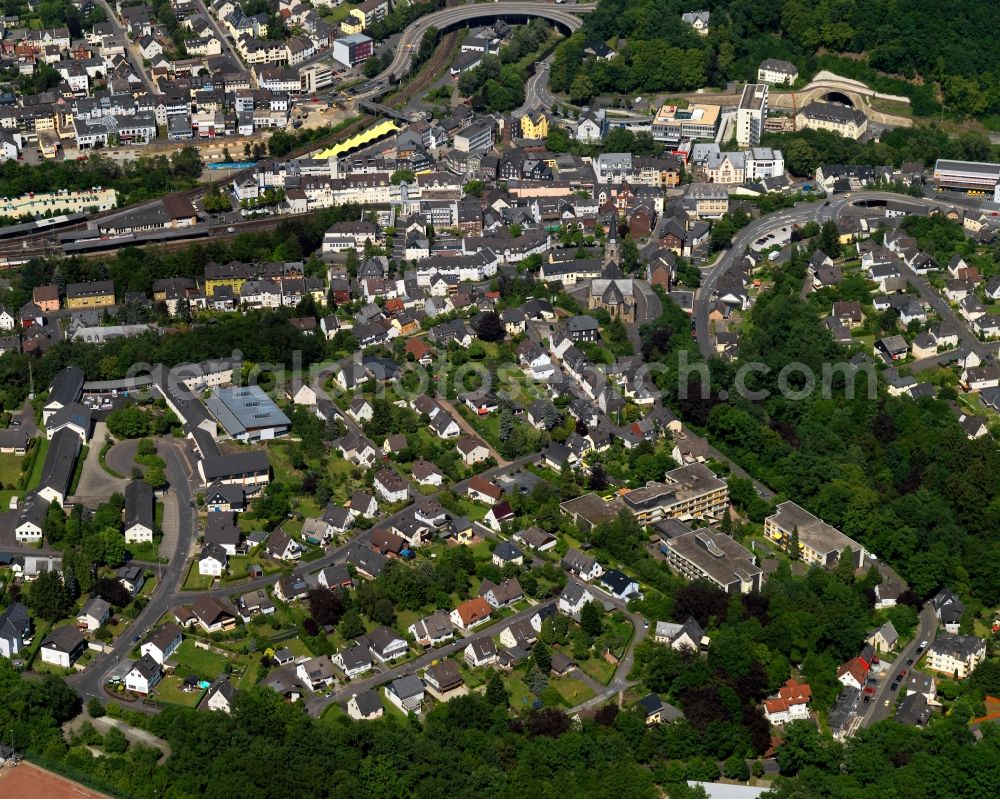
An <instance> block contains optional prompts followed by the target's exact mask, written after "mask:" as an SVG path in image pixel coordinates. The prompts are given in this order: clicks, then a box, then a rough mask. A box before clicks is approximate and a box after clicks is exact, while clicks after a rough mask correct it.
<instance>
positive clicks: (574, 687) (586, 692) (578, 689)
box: [549, 677, 594, 707]
mask: <svg viewBox="0 0 1000 799" xmlns="http://www.w3.org/2000/svg"><path fill="white" fill-rule="evenodd" d="M549 685H550V686H551V687H553V688H555V689H556V690H557V691H558V692H559V695H560V696H561V697H562V698H563V701H564V702H566V704H567V705H568V706H569V707H574V706H576V705H579V704H580V703H581V702H586V701H587V700H588V699H590V698H592V697H593V696H594V691H593V689H592V688H591V687H590V686H589V685H587V684H586V683H585V682H584V681H583V680H579V679H576V678H575V677H557V678H555V679H553V680H550V681H549Z"/></svg>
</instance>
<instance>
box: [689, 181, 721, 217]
mask: <svg viewBox="0 0 1000 799" xmlns="http://www.w3.org/2000/svg"><path fill="white" fill-rule="evenodd" d="M685 197H686V199H687V201H688V205H689V208H690V210H691V211H692V212H693V213H694V215H695V216H696V217H697V218H698V219H719V218H720V217H722V215H723V214H725V213H727V212H728V211H729V192H728V191H727V190H726V187H725V186H723V185H720V184H718V183H692V184H691V185H690V186H688V188H687V193H686V194H685Z"/></svg>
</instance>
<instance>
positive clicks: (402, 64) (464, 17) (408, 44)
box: [352, 0, 597, 98]
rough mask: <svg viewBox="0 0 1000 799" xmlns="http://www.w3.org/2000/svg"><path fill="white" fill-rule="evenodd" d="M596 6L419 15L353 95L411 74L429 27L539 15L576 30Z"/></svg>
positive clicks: (461, 9)
mask: <svg viewBox="0 0 1000 799" xmlns="http://www.w3.org/2000/svg"><path fill="white" fill-rule="evenodd" d="M595 8H597V4H596V3H577V4H575V5H555V4H552V3H546V2H527V0H508V1H504V2H496V3H474V4H472V5H465V6H456V7H454V8H443V9H441V10H440V11H435V12H434V13H432V14H427V15H426V16H423V17H420V19H418V20H417V21H416V22H414V23H413V24H412V25H410V27H408V28H407V29H406V30H405V31H403V35H402V36H401V37H400V39H399V42H398V44H397V45H396V52H395V55H394V57H393V59H392V63H391V64H390V65H389V66H388V67H387V68H386V69H385V70H383V71H382V72H381V73H379V74H378V75H376V76H375V77H374V78H372V79H371V80H369V81H367V82H366V83H363V84H361V85H359V86H358V87H356V88H355V89H354V91H353V92H352V94H353V95H354V96H355V97H358V98H362V97H375V96H378V95H380V94H383V93H385V92H386V91H388V90H389V88H390V84H392V83H394V82H398V81H400V80H403V79H404V78H406V76H407V75H409V74H410V62H411V61H412V60H413V54H414V53H415V52H416V50H417V49H418V48H419V47H420V42H421V40H422V39H423V37H424V34H425V33H426V32H427V31H428V29H430V28H437V29H438V30H440V31H445V30H448V29H449V28H454V27H458V26H464V25H468V24H469V23H470V22H483V23H485V22H490V21H494V20H498V19H504V20H509V21H514V22H517V21H521V20H527V19H529V18H536V17H537V18H540V19H547V20H548V21H549V22H553V23H555V24H556V25H557V26H559V27H560V28H562V29H563V30H564V31H565V32H567V33H573V32H574V31H577V30H579V29H580V27H581V26H582V25H583V20H581V19H580V15H582V14H587V13H589V12H591V11H593V10H594V9H595Z"/></svg>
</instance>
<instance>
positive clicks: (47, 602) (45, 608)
mask: <svg viewBox="0 0 1000 799" xmlns="http://www.w3.org/2000/svg"><path fill="white" fill-rule="evenodd" d="M72 606H73V601H72V600H71V599H70V598H69V592H68V591H67V590H66V586H65V585H63V581H62V575H60V574H59V572H42V573H41V574H39V575H38V578H37V579H36V580H35V582H33V583H32V584H31V593H30V594H28V607H30V608H31V610H32V611H34V613H35V615H36V616H39V617H41V618H43V619H45V620H46V621H55V620H56V619H61V618H62V617H63V616H65V615H66V614H67V613H69V611H70V608H72Z"/></svg>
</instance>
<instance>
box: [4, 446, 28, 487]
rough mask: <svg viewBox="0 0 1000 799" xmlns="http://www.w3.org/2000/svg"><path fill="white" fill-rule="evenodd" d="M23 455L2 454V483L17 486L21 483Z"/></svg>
mask: <svg viewBox="0 0 1000 799" xmlns="http://www.w3.org/2000/svg"><path fill="white" fill-rule="evenodd" d="M23 463H24V456H23V455H14V454H12V453H6V454H0V484H2V485H4V486H10V487H11V488H17V487H18V486H19V485H20V484H21V464H23Z"/></svg>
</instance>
